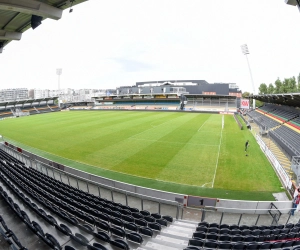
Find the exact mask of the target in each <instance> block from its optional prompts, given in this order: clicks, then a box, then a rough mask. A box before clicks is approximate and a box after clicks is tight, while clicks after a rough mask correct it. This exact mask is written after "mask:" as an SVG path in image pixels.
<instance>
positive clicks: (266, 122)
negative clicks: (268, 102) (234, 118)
mask: <svg viewBox="0 0 300 250" xmlns="http://www.w3.org/2000/svg"><path fill="white" fill-rule="evenodd" d="M248 116H249V117H251V118H252V119H253V120H254V121H255V123H257V124H258V125H259V126H260V127H263V128H265V129H270V128H274V127H276V126H279V125H280V124H281V123H279V122H278V121H275V120H273V119H272V118H270V117H268V116H265V115H263V114H261V113H260V112H257V111H256V110H252V111H250V112H248Z"/></svg>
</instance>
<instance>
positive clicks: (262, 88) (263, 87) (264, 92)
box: [258, 83, 268, 95]
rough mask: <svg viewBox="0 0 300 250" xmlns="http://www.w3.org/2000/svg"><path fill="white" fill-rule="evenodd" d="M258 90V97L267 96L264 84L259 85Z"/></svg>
mask: <svg viewBox="0 0 300 250" xmlns="http://www.w3.org/2000/svg"><path fill="white" fill-rule="evenodd" d="M258 89H259V94H260V95H264V94H268V87H267V84H265V83H262V84H260V86H259V88H258Z"/></svg>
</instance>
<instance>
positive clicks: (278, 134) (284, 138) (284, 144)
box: [269, 125, 300, 158]
mask: <svg viewBox="0 0 300 250" xmlns="http://www.w3.org/2000/svg"><path fill="white" fill-rule="evenodd" d="M269 134H270V137H271V138H273V139H274V140H275V141H276V142H277V143H278V144H279V145H280V146H281V148H283V149H284V150H285V151H286V153H287V154H288V155H289V156H290V157H291V158H292V156H296V155H300V131H299V133H298V132H297V131H294V130H293V129H290V128H289V127H287V126H285V125H282V126H280V127H278V128H276V129H274V130H273V131H270V132H269Z"/></svg>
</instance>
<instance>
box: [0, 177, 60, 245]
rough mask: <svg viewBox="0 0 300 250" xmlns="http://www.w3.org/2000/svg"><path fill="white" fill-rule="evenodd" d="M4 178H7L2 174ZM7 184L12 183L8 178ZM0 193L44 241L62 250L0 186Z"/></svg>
mask: <svg viewBox="0 0 300 250" xmlns="http://www.w3.org/2000/svg"><path fill="white" fill-rule="evenodd" d="M0 177H1V179H2V180H5V179H4V177H3V176H2V175H0ZM5 182H6V183H7V184H9V185H10V186H11V185H12V184H11V183H10V182H9V181H8V180H7V179H6V180H5ZM0 195H1V196H2V197H3V198H4V200H5V201H6V202H7V204H8V205H9V206H10V207H11V209H12V210H13V211H14V212H15V213H16V215H17V216H18V217H19V218H20V219H21V220H22V221H23V222H24V223H25V224H26V226H27V227H28V228H29V229H30V230H31V231H32V232H33V233H34V234H36V235H37V236H38V237H39V238H40V239H41V240H42V241H43V242H45V243H46V244H47V245H48V246H49V247H50V248H51V249H54V250H60V249H61V247H60V245H59V243H58V242H57V240H56V239H55V238H54V237H53V236H52V235H51V234H48V233H44V231H43V229H42V228H41V226H40V225H39V224H38V223H37V222H35V221H31V220H30V218H29V216H28V215H27V213H26V212H25V211H23V210H21V209H20V207H19V205H18V204H16V203H15V202H14V201H13V199H12V198H11V197H10V196H8V195H7V193H6V192H5V191H4V190H3V189H2V187H1V186H0ZM18 246H19V247H20V246H21V244H20V243H19V244H18ZM19 249H26V248H25V247H23V246H22V248H19Z"/></svg>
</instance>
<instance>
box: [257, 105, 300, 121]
mask: <svg viewBox="0 0 300 250" xmlns="http://www.w3.org/2000/svg"><path fill="white" fill-rule="evenodd" d="M260 109H261V110H263V111H265V112H266V113H268V114H269V115H272V116H274V117H275V118H277V119H279V120H281V121H283V122H286V121H289V120H291V119H294V118H295V117H298V116H299V111H298V110H296V109H295V108H291V107H288V106H280V105H274V104H265V105H264V106H262V107H260Z"/></svg>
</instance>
